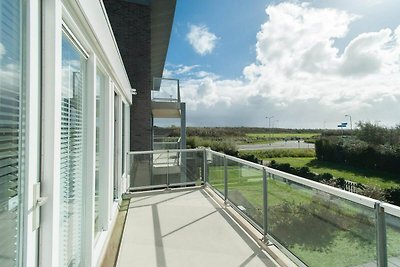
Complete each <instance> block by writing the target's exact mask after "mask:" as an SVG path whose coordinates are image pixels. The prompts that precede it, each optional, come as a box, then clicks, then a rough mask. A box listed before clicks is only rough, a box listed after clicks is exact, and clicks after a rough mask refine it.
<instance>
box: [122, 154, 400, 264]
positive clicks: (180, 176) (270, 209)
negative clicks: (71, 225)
mask: <svg viewBox="0 0 400 267" xmlns="http://www.w3.org/2000/svg"><path fill="white" fill-rule="evenodd" d="M126 160H127V163H128V164H127V170H126V173H127V174H128V180H129V186H128V187H127V193H126V194H125V197H126V198H129V199H130V204H129V211H128V215H127V220H126V225H125V229H124V235H123V238H122V243H121V249H120V252H119V259H118V264H120V265H119V266H126V265H124V262H128V263H129V262H132V261H133V260H134V259H133V258H135V257H137V259H135V260H137V264H139V265H142V266H144V265H146V266H166V265H170V266H179V264H175V263H178V262H181V263H182V264H183V265H185V266H188V265H192V263H193V265H196V264H194V263H196V262H197V263H198V264H199V262H201V263H202V265H203V266H204V265H210V266H238V265H239V266H244V265H246V264H248V265H249V266H251V265H256V266H259V265H267V266H270V265H286V266H290V265H293V264H295V265H298V266H399V263H400V208H399V207H397V206H393V205H390V204H387V203H381V202H379V201H377V200H374V199H371V198H367V197H364V196H361V195H357V194H354V193H350V192H346V191H343V190H340V189H337V188H333V187H330V186H327V185H324V184H320V183H317V182H314V181H310V180H307V179H304V178H301V177H297V176H294V175H290V174H287V173H283V172H280V171H277V170H274V169H270V168H268V167H265V166H262V165H258V164H254V163H250V162H247V161H244V160H241V159H238V158H235V157H231V156H228V155H224V154H221V153H218V152H214V151H211V150H208V149H191V150H167V151H165V150H164V151H148V152H129V153H128V154H127V159H126ZM155 189H164V190H158V191H157V190H155ZM238 225H240V227H239V226H238ZM232 229H233V230H234V231H232ZM245 232H246V234H245ZM249 237H251V238H252V240H253V242H251V240H250V239H249ZM254 242H256V243H257V244H258V246H255V243H254ZM258 247H261V248H262V249H263V251H261V250H260V249H258ZM134 251H136V252H137V253H136V254H132V253H133V252H134ZM130 254H132V255H133V256H131V257H130ZM202 257H203V258H204V261H203V258H202ZM289 259H290V260H289ZM186 261H187V262H186ZM191 261H193V262H191ZM207 261H210V262H209V263H207ZM219 261H221V262H219ZM203 263H204V264H203ZM224 263H232V264H228V265H227V264H224Z"/></svg>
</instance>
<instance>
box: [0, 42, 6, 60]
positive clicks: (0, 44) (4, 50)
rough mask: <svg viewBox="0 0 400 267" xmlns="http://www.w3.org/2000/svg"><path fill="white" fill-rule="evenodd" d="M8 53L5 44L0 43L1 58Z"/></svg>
mask: <svg viewBox="0 0 400 267" xmlns="http://www.w3.org/2000/svg"><path fill="white" fill-rule="evenodd" d="M5 53H6V49H5V48H4V45H3V44H2V43H0V60H1V59H2V58H3V55H4V54H5Z"/></svg>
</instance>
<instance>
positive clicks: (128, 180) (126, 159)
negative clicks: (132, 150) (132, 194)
mask: <svg viewBox="0 0 400 267" xmlns="http://www.w3.org/2000/svg"><path fill="white" fill-rule="evenodd" d="M129 161H130V157H129V153H128V152H126V154H125V166H124V167H125V179H126V181H125V186H126V188H125V190H126V191H125V192H128V191H129V187H130V183H131V181H130V177H131V176H130V174H129V173H128V170H130V169H131V166H130V162H129Z"/></svg>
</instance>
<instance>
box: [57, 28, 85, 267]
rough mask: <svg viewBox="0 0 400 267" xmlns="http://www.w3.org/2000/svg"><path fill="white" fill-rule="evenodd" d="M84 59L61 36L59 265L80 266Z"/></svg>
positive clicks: (67, 39) (72, 45) (67, 38)
mask: <svg viewBox="0 0 400 267" xmlns="http://www.w3.org/2000/svg"><path fill="white" fill-rule="evenodd" d="M85 64H86V62H85V58H84V57H83V56H82V55H81V53H80V51H79V50H77V48H76V46H75V45H74V43H73V41H71V39H70V38H69V37H68V36H67V35H66V34H63V39H62V91H61V97H62V99H61V140H60V141H61V170H60V171H61V185H60V186H61V190H60V191H61V192H60V194H61V207H60V215H61V216H60V220H61V222H60V236H61V242H62V243H61V246H60V249H61V251H60V266H81V264H82V262H81V261H82V260H81V258H82V256H81V254H82V244H81V243H82V227H83V225H82V223H83V220H82V216H83V214H82V209H83V200H82V193H83V192H82V191H83V188H82V185H83V164H84V156H83V154H84V134H85V132H84V125H85V123H84V119H85V112H84V95H85V93H84V87H85V86H84V85H85V82H84V81H85Z"/></svg>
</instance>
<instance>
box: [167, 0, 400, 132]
mask: <svg viewBox="0 0 400 267" xmlns="http://www.w3.org/2000/svg"><path fill="white" fill-rule="evenodd" d="M398 10H400V1H398V0H310V1H307V2H305V1H266V0H252V1H243V0H218V1H215V0H202V1H193V0H178V1H177V6H176V11H175V19H174V24H173V28H172V33H171V40H170V45H169V49H168V54H167V59H166V64H165V69H164V77H168V78H178V79H180V85H181V96H182V101H184V102H186V109H187V125H188V126H254V127H267V126H269V123H270V124H271V125H273V126H275V127H281V128H332V129H333V128H337V125H338V124H340V123H341V122H349V119H350V117H349V116H347V117H346V116H345V115H350V116H351V118H352V121H353V124H354V125H356V123H357V122H359V121H363V122H372V123H376V124H379V125H383V126H388V127H392V126H395V125H397V124H400V103H399V102H400V17H399V16H398ZM271 116H273V118H272V119H271V120H268V119H266V117H271Z"/></svg>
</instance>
